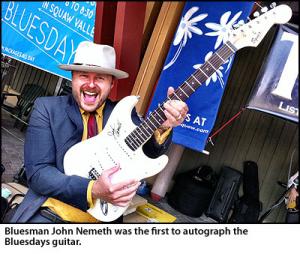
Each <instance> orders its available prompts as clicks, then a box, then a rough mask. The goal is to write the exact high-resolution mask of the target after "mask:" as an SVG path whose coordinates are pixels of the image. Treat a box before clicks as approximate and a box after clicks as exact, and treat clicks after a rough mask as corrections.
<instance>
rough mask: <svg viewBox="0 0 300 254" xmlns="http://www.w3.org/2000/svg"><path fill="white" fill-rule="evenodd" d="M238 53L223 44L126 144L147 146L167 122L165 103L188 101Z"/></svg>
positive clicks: (229, 45)
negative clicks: (148, 141) (156, 131)
mask: <svg viewBox="0 0 300 254" xmlns="http://www.w3.org/2000/svg"><path fill="white" fill-rule="evenodd" d="M235 52H236V48H235V47H234V46H233V45H232V44H231V43H230V42H227V43H225V44H223V46H222V47H220V48H219V49H218V50H217V51H216V52H215V53H214V54H213V55H212V56H211V57H210V58H209V59H208V60H207V61H206V62H205V63H204V64H203V65H201V67H200V68H199V69H197V70H196V71H195V72H194V73H193V74H192V75H190V76H189V77H188V78H187V79H186V80H185V81H184V82H183V83H182V84H181V85H180V86H179V87H178V88H177V89H176V90H175V91H174V93H173V94H172V95H171V96H168V97H167V98H166V100H165V101H164V102H162V103H161V104H159V105H158V107H157V108H156V109H155V110H154V111H153V112H151V113H150V114H149V116H148V117H147V118H146V119H145V120H144V121H143V122H142V123H141V124H140V125H139V126H137V127H136V128H135V129H134V130H133V131H132V132H131V133H130V134H129V135H128V136H127V137H126V138H125V143H126V144H127V145H128V146H129V147H130V149H131V150H133V151H135V150H136V149H138V148H139V147H140V146H142V145H143V144H145V143H146V142H147V140H148V139H149V138H150V137H151V136H152V135H153V133H154V131H155V130H156V129H158V128H159V126H161V125H162V123H164V122H165V121H166V119H167V118H166V116H165V114H164V112H163V111H164V106H163V105H164V103H166V102H167V101H169V100H180V101H186V100H187V99H188V98H189V97H190V96H191V95H192V94H193V93H194V92H195V91H196V90H197V89H198V88H199V87H200V86H201V84H203V83H204V82H205V81H206V80H207V79H208V78H209V77H210V76H211V75H212V74H214V73H215V72H216V71H217V70H218V69H219V67H220V66H221V65H222V64H224V63H225V62H226V60H227V59H228V58H229V57H230V56H231V55H233V54H234V53H235Z"/></svg>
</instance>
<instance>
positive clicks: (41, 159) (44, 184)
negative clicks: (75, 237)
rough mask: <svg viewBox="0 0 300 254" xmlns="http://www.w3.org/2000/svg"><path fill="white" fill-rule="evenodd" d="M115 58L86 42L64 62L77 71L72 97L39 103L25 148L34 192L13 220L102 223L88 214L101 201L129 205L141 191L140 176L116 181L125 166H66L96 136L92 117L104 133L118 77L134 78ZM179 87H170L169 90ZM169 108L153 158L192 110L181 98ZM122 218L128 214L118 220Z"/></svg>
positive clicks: (151, 148) (153, 141)
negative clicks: (90, 169)
mask: <svg viewBox="0 0 300 254" xmlns="http://www.w3.org/2000/svg"><path fill="white" fill-rule="evenodd" d="M115 58H116V57H115V51H114V48H112V47H110V46H107V45H99V44H95V43H92V42H88V41H84V42H82V43H80V44H79V46H78V48H77V50H76V54H75V57H74V64H69V65H60V68H62V69H64V70H68V71H72V95H69V96H56V97H54V96H53V97H43V98H38V99H37V100H36V101H35V106H34V110H33V112H32V115H31V118H30V123H29V126H28V129H27V133H26V141H25V147H24V160H25V167H26V175H27V179H28V184H29V190H28V193H27V194H26V197H25V198H24V201H23V202H22V203H21V205H20V207H19V208H18V209H17V211H16V213H15V215H14V216H13V218H12V222H31V223H35V222H39V223H41V222H44V223H53V222H60V223H62V222H97V220H96V219H95V218H94V217H93V216H91V215H90V214H89V213H87V210H88V209H89V207H91V206H93V204H94V201H95V199H101V200H103V201H106V202H109V203H111V204H113V205H116V206H123V207H124V206H127V205H128V204H129V202H130V201H131V199H132V198H133V196H134V195H135V193H136V190H137V188H138V186H139V182H138V181H137V180H135V179H129V180H126V181H122V182H120V183H116V184H112V183H111V181H110V176H111V175H113V174H114V173H115V172H117V171H118V170H119V166H116V167H113V168H110V169H107V170H105V171H104V172H103V173H102V174H101V176H100V177H99V178H98V179H97V180H91V179H88V178H84V177H80V176H76V175H72V176H67V175H66V174H64V168H63V159H64V155H65V154H66V152H67V151H68V149H69V148H71V147H72V146H73V145H75V144H76V143H78V142H80V141H82V140H85V139H87V138H89V136H90V135H91V134H90V131H89V129H90V125H89V122H90V119H94V120H93V121H96V123H97V130H96V131H98V132H100V131H101V130H102V128H103V127H104V126H105V124H106V122H107V119H108V117H109V115H110V113H111V112H112V110H113V108H114V106H115V103H113V102H111V101H110V100H108V99H107V97H108V95H109V93H110V91H111V89H112V87H113V79H122V78H126V77H128V74H127V73H126V72H124V71H121V70H118V69H116V68H115ZM173 91H174V89H173V88H169V90H168V94H171V93H172V92H173ZM164 107H165V110H164V113H165V115H166V118H167V120H166V121H165V122H164V123H163V124H162V126H161V127H160V128H159V129H158V130H156V131H155V133H154V134H155V135H153V136H152V137H151V138H150V139H149V140H148V141H147V143H146V144H145V145H144V152H145V153H146V154H147V155H148V156H149V157H157V156H159V155H160V154H162V153H164V152H165V151H166V149H167V147H168V145H169V144H170V142H171V133H170V132H171V131H170V130H171V129H172V128H173V127H176V126H178V125H179V124H181V123H182V122H183V120H184V117H185V116H186V114H187V111H188V107H187V105H186V104H185V103H184V102H181V101H169V102H168V103H166V104H165V105H164ZM94 113H95V118H96V119H95V118H93V115H94ZM132 120H133V122H134V123H136V124H138V123H140V121H141V120H140V119H139V117H138V116H137V114H136V112H133V113H132ZM93 126H95V124H94V125H93ZM93 135H94V134H93ZM93 135H91V136H93ZM121 221H122V217H121V218H120V219H118V220H116V221H115V222H121Z"/></svg>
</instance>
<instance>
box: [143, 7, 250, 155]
mask: <svg viewBox="0 0 300 254" xmlns="http://www.w3.org/2000/svg"><path fill="white" fill-rule="evenodd" d="M252 6H253V2H186V4H185V7H184V9H183V13H182V18H181V21H180V24H179V25H178V28H177V32H176V34H175V37H174V39H173V43H172V45H171V47H170V50H169V53H168V56H167V58H166V61H165V65H164V68H163V71H162V73H161V76H160V78H159V81H158V84H157V87H156V89H155V93H154V96H153V99H152V101H151V104H150V107H149V111H148V113H149V112H151V111H153V110H154V109H155V108H156V107H157V104H158V103H160V102H162V101H164V99H165V98H166V95H167V89H168V87H169V86H173V87H174V88H176V87H177V86H178V85H180V84H182V83H183V82H184V81H185V79H186V78H187V77H188V76H190V75H191V74H192V73H193V72H194V71H195V70H196V69H198V68H199V67H200V66H201V65H202V64H204V63H205V61H206V60H207V59H208V58H209V57H210V56H211V55H212V54H213V53H214V52H215V51H216V50H217V49H218V48H220V47H221V46H222V45H223V43H225V42H226V41H227V39H228V37H227V36H228V32H229V29H232V26H233V25H234V24H237V23H241V22H242V21H244V23H246V20H247V17H248V15H249V14H250V12H251V10H252ZM232 62H233V56H232V57H231V58H229V59H228V60H227V61H226V62H225V64H223V65H222V66H220V67H219V69H218V70H217V71H216V72H215V73H214V74H213V75H212V76H210V77H209V78H208V79H207V80H206V82H205V83H204V84H202V85H201V86H200V88H199V89H198V90H196V92H195V93H194V94H193V95H192V96H191V97H190V98H189V99H188V101H187V104H188V106H189V113H188V115H187V117H186V119H185V121H184V122H183V123H182V124H181V126H178V127H177V128H175V129H174V135H173V142H174V143H176V144H180V145H183V146H185V147H188V148H191V149H194V150H197V151H203V150H204V148H205V145H206V143H207V138H208V136H209V133H210V132H211V130H212V128H213V126H214V123H215V119H216V116H217V112H218V108H219V105H220V102H221V98H222V95H223V92H224V89H225V87H226V82H227V79H228V76H229V72H230V68H231V65H232Z"/></svg>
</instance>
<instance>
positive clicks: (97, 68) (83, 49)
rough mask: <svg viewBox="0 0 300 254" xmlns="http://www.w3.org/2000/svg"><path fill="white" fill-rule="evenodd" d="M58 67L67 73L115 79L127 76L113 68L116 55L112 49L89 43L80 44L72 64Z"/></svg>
mask: <svg viewBox="0 0 300 254" xmlns="http://www.w3.org/2000/svg"><path fill="white" fill-rule="evenodd" d="M58 67H59V68H61V69H63V70H67V71H86V72H96V73H102V74H110V75H112V76H114V77H115V78H117V79H122V78H127V77H128V76H129V75H128V73H127V72H125V71H121V70H118V69H116V68H115V67H116V53H115V49H114V48H113V47H111V46H108V45H101V44H96V43H93V42H91V41H83V42H80V44H79V45H78V48H77V50H76V53H75V57H74V63H73V64H60V65H59V66H58Z"/></svg>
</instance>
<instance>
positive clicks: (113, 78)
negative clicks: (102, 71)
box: [110, 76, 117, 89]
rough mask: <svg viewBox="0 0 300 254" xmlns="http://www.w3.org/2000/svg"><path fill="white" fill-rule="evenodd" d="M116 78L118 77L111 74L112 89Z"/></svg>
mask: <svg viewBox="0 0 300 254" xmlns="http://www.w3.org/2000/svg"><path fill="white" fill-rule="evenodd" d="M116 80H117V79H116V78H115V77H114V76H111V86H110V88H111V89H112V88H113V87H114V85H115V81H116Z"/></svg>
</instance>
